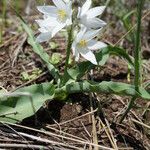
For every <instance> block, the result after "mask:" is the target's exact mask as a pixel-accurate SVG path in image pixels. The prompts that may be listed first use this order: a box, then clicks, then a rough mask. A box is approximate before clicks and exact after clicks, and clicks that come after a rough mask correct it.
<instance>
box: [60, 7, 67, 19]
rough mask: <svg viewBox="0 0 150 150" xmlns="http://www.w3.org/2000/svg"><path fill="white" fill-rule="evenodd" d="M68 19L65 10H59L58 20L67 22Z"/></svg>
mask: <svg viewBox="0 0 150 150" xmlns="http://www.w3.org/2000/svg"><path fill="white" fill-rule="evenodd" d="M66 17H67V13H66V11H65V10H63V9H60V10H58V18H59V19H60V20H61V21H63V20H65V18H66Z"/></svg>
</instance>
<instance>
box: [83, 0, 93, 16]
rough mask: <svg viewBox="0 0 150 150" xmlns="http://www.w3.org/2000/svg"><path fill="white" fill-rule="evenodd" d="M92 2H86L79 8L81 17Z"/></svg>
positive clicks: (88, 0) (89, 0)
mask: <svg viewBox="0 0 150 150" xmlns="http://www.w3.org/2000/svg"><path fill="white" fill-rule="evenodd" d="M91 3H92V1H91V0H87V1H86V2H85V3H84V5H83V6H82V8H81V16H82V15H84V14H85V13H86V12H87V11H88V10H89V8H90V6H91Z"/></svg>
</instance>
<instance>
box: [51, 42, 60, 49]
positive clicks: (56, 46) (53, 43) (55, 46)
mask: <svg viewBox="0 0 150 150" xmlns="http://www.w3.org/2000/svg"><path fill="white" fill-rule="evenodd" d="M49 45H50V48H51V49H56V48H58V47H59V46H58V44H57V43H56V42H50V43H49Z"/></svg>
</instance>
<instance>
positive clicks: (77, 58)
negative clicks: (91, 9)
mask: <svg viewBox="0 0 150 150" xmlns="http://www.w3.org/2000/svg"><path fill="white" fill-rule="evenodd" d="M79 57H80V54H79V52H78V51H77V50H76V51H75V61H79Z"/></svg>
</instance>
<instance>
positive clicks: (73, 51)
mask: <svg viewBox="0 0 150 150" xmlns="http://www.w3.org/2000/svg"><path fill="white" fill-rule="evenodd" d="M75 50H76V42H75V41H74V42H73V43H72V53H73V55H75Z"/></svg>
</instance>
